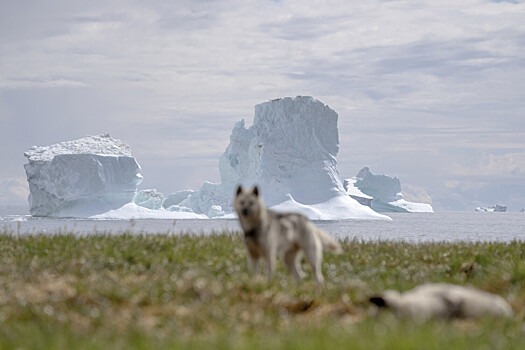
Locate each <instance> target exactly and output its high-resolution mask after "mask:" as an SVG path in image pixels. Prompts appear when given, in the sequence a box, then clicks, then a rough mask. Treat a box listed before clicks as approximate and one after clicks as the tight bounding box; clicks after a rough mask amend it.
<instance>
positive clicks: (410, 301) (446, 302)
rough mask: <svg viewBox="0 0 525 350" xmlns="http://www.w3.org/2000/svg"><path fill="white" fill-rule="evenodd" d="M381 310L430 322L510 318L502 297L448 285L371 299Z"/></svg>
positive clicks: (432, 286)
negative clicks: (458, 319) (388, 310)
mask: <svg viewBox="0 0 525 350" xmlns="http://www.w3.org/2000/svg"><path fill="white" fill-rule="evenodd" d="M370 302H372V303H373V304H375V305H377V306H378V307H381V308H388V309H391V310H392V311H393V312H394V314H395V315H396V316H398V317H400V318H407V319H412V320H415V321H420V322H423V321H427V320H430V319H452V318H480V317H485V316H492V317H511V316H512V314H513V312H512V308H511V306H510V305H509V303H508V302H507V301H506V300H505V299H503V298H502V297H500V296H499V295H495V294H491V293H488V292H485V291H482V290H479V289H474V288H471V287H463V286H458V285H454V284H447V283H428V284H422V285H420V286H418V287H416V288H414V289H412V290H409V291H407V292H405V293H399V292H398V291H395V290H387V291H385V292H383V293H382V294H380V295H378V296H374V297H372V298H370Z"/></svg>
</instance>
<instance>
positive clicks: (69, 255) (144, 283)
mask: <svg viewBox="0 0 525 350" xmlns="http://www.w3.org/2000/svg"><path fill="white" fill-rule="evenodd" d="M342 243H343V247H344V250H345V253H344V254H342V255H338V256H333V255H326V256H325V261H324V264H323V271H324V275H325V278H326V285H325V286H324V287H322V288H319V287H317V286H316V284H315V283H314V281H313V279H312V278H311V276H310V275H309V277H308V278H307V279H306V280H304V281H301V282H295V281H294V280H293V279H292V278H291V277H290V276H289V275H288V274H287V273H285V271H284V270H283V267H282V264H280V265H279V271H278V273H277V275H276V277H275V278H274V279H273V280H272V281H270V282H268V281H266V279H265V278H264V277H263V276H259V277H256V278H254V277H253V276H250V275H249V274H248V272H247V270H246V267H245V265H246V264H245V256H246V255H245V250H244V246H243V244H242V237H241V235H240V234H239V233H231V232H224V233H219V234H216V235H212V236H198V235H182V236H174V235H163V234H159V235H131V234H118V235H112V234H104V235H102V234H98V235H93V236H82V237H78V236H74V235H68V234H60V235H31V236H16V235H14V234H9V233H6V232H4V233H0V349H15V348H17V349H162V348H193V349H200V348H213V349H245V348H250V349H251V348H261V349H336V348H341V349H343V348H344V349H452V348H453V349H482V348H483V349H507V348H508V349H512V348H514V349H524V348H525V328H524V326H523V319H524V313H525V243H522V242H512V243H508V244H505V243H454V244H445V243H428V244H427V243H425V244H409V243H394V242H357V241H345V242H342ZM305 271H307V272H310V271H309V270H308V267H307V266H305ZM431 281H434V282H451V283H458V284H463V285H472V286H476V287H479V288H481V289H483V290H487V291H490V292H494V293H497V294H500V295H502V296H503V297H505V298H506V299H507V300H509V301H510V303H511V304H512V306H513V308H514V310H515V313H516V314H515V316H514V318H513V319H512V320H488V319H486V320H481V321H455V322H451V323H446V322H437V321H436V322H430V323H427V324H413V323H411V322H407V321H403V322H401V321H397V320H396V319H394V318H393V317H392V316H391V315H390V314H388V313H381V314H379V315H376V316H373V315H371V313H370V308H369V305H368V297H369V296H370V295H371V294H373V293H374V292H377V291H381V290H383V289H388V288H394V289H400V290H406V289H409V288H412V287H414V286H416V285H418V284H420V283H423V282H431Z"/></svg>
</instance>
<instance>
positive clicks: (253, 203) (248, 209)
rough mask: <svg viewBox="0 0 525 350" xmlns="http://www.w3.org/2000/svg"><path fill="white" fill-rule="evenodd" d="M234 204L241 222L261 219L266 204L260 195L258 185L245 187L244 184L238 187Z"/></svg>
mask: <svg viewBox="0 0 525 350" xmlns="http://www.w3.org/2000/svg"><path fill="white" fill-rule="evenodd" d="M234 206H235V210H236V211H237V215H238V216H239V219H240V220H241V222H243V220H244V221H252V222H253V221H259V220H260V218H261V213H262V211H263V210H264V204H263V202H262V200H261V198H260V197H259V189H258V188H257V186H255V187H253V188H252V189H244V188H243V187H242V186H239V187H237V192H236V194H235V202H234ZM254 223H255V222H254Z"/></svg>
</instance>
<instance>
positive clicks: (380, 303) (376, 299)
mask: <svg viewBox="0 0 525 350" xmlns="http://www.w3.org/2000/svg"><path fill="white" fill-rule="evenodd" d="M368 300H369V301H370V302H371V303H372V304H374V305H376V306H377V307H388V305H387V303H386V300H385V299H383V297H382V296H379V295H378V296H373V297H371V298H370V299H368Z"/></svg>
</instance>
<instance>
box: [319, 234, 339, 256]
mask: <svg viewBox="0 0 525 350" xmlns="http://www.w3.org/2000/svg"><path fill="white" fill-rule="evenodd" d="M316 234H317V237H319V239H320V240H321V244H322V245H323V250H325V251H329V252H332V253H334V254H341V253H342V252H343V248H342V247H341V244H339V242H338V241H337V240H335V239H334V238H333V237H331V236H330V235H329V234H328V233H326V232H325V231H323V230H321V229H320V228H317V230H316Z"/></svg>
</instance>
